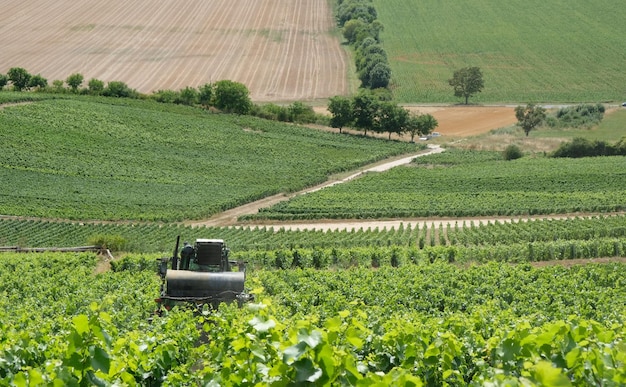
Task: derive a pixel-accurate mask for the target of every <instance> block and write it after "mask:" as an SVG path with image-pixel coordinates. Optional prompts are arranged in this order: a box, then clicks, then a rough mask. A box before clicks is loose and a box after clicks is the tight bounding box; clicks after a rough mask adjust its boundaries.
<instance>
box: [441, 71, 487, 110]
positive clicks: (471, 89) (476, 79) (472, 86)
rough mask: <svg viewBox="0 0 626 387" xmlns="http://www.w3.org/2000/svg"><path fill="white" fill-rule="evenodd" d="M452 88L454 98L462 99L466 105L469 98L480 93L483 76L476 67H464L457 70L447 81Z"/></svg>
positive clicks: (482, 85)
mask: <svg viewBox="0 0 626 387" xmlns="http://www.w3.org/2000/svg"><path fill="white" fill-rule="evenodd" d="M448 83H449V84H450V86H452V87H453V88H454V96H455V97H464V98H465V104H466V105H467V103H468V101H467V100H468V99H469V97H471V96H472V95H474V94H476V93H480V92H481V91H482V89H483V87H484V82H483V74H482V72H481V71H480V68H478V67H465V68H462V69H460V70H457V71H455V72H454V74H453V75H452V78H451V79H449V80H448Z"/></svg>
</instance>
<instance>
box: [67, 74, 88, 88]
mask: <svg viewBox="0 0 626 387" xmlns="http://www.w3.org/2000/svg"><path fill="white" fill-rule="evenodd" d="M84 80H85V78H84V77H83V75H82V74H79V73H74V74H72V75H70V76H69V77H67V79H66V80H65V82H67V84H68V85H69V87H70V89H72V92H73V93H78V88H79V87H80V85H82V84H83V81H84Z"/></svg>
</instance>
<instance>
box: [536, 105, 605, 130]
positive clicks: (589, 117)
mask: <svg viewBox="0 0 626 387" xmlns="http://www.w3.org/2000/svg"><path fill="white" fill-rule="evenodd" d="M604 111H605V109H604V105H602V104H595V105H591V104H580V105H576V106H568V107H564V108H561V109H559V110H558V111H557V112H556V115H555V117H556V120H549V121H547V123H548V124H549V125H550V126H552V127H561V128H581V127H582V128H585V127H586V128H588V127H591V126H594V125H597V124H599V123H600V121H602V118H603V117H604Z"/></svg>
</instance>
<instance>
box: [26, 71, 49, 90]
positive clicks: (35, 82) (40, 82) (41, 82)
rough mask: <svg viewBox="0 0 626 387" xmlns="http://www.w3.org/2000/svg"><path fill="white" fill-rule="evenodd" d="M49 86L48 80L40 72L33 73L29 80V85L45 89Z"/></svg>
mask: <svg viewBox="0 0 626 387" xmlns="http://www.w3.org/2000/svg"><path fill="white" fill-rule="evenodd" d="M47 86H48V80H47V79H46V78H44V77H42V76H41V75H40V74H37V75H33V76H32V77H30V80H29V81H28V87H33V88H38V89H39V90H43V89H45V88H46V87H47Z"/></svg>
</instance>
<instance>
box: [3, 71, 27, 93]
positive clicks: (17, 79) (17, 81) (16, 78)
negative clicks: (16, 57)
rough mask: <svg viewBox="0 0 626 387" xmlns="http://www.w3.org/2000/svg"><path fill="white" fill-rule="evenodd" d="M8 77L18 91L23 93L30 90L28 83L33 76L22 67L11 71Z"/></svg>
mask: <svg viewBox="0 0 626 387" xmlns="http://www.w3.org/2000/svg"><path fill="white" fill-rule="evenodd" d="M7 76H8V77H9V80H10V81H11V83H12V84H13V88H14V89H15V90H16V91H22V90H23V89H26V88H28V82H29V81H30V77H31V75H30V74H29V73H28V71H26V69H23V68H21V67H12V68H10V69H9V72H8V73H7Z"/></svg>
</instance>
